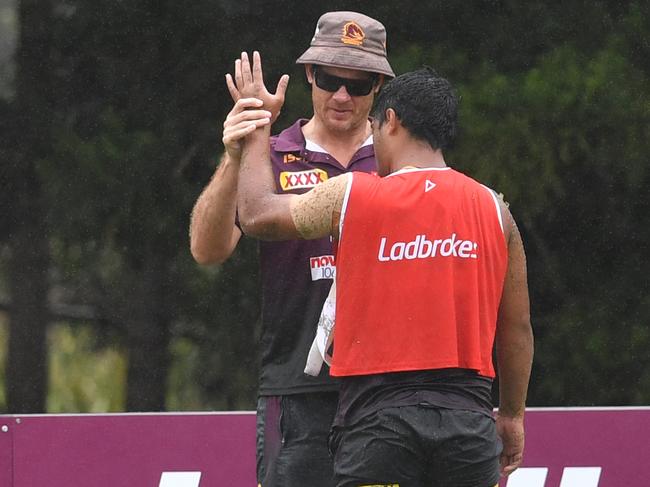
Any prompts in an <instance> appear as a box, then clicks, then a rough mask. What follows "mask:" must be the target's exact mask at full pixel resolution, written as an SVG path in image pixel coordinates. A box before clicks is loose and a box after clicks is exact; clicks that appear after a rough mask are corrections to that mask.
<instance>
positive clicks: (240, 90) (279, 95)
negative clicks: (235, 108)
mask: <svg viewBox="0 0 650 487" xmlns="http://www.w3.org/2000/svg"><path fill="white" fill-rule="evenodd" d="M288 85H289V75H286V74H284V75H282V77H280V81H278V86H277V88H276V89H275V93H269V91H268V90H267V89H266V85H265V84H264V74H263V72H262V60H261V57H260V53H259V52H257V51H254V52H253V66H252V68H251V64H250V60H249V58H248V53H246V52H242V53H241V57H240V59H237V60H236V61H235V77H234V79H233V77H232V76H231V75H230V74H227V75H226V86H227V87H228V91H229V92H230V96H231V97H232V99H233V101H234V102H235V103H237V101H238V100H240V99H242V98H257V99H259V100H262V103H263V106H262V108H264V109H265V110H268V111H269V112H271V123H273V122H275V120H276V119H277V118H278V115H279V114H280V110H281V109H282V105H284V97H285V93H286V91H287V86H288Z"/></svg>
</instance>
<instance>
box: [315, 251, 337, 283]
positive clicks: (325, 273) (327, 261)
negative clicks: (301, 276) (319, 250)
mask: <svg viewBox="0 0 650 487" xmlns="http://www.w3.org/2000/svg"><path fill="white" fill-rule="evenodd" d="M309 267H310V269H311V280H312V281H318V280H320V279H334V278H335V277H336V263H335V261H334V256H333V255H321V256H318V257H312V258H310V259H309Z"/></svg>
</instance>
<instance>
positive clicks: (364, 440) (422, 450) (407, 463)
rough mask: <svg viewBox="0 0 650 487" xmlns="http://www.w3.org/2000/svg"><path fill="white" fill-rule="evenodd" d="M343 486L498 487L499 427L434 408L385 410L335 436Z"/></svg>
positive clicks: (466, 414) (486, 420)
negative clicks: (497, 432)
mask: <svg viewBox="0 0 650 487" xmlns="http://www.w3.org/2000/svg"><path fill="white" fill-rule="evenodd" d="M330 448H331V449H332V451H333V452H334V474H335V480H336V485H337V486H338V487H353V486H354V487H359V486H365V485H372V486H395V487H396V486H399V487H493V486H495V485H496V484H497V483H498V481H499V454H500V452H501V443H500V441H499V440H498V439H497V435H496V426H495V422H494V420H493V419H492V418H491V417H488V416H487V415H485V414H482V413H478V412H472V411H463V410H454V409H443V408H436V407H432V406H402V407H391V408H385V409H381V410H380V411H378V412H376V413H374V414H372V415H370V416H368V417H366V418H364V419H362V420H361V421H359V422H358V423H356V424H354V425H352V426H349V427H337V428H335V430H334V431H333V432H332V435H331V437H330Z"/></svg>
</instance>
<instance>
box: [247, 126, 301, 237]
mask: <svg viewBox="0 0 650 487" xmlns="http://www.w3.org/2000/svg"><path fill="white" fill-rule="evenodd" d="M269 136H270V127H269V126H265V127H262V128H258V129H256V130H255V131H254V132H252V133H251V134H250V135H248V136H247V137H246V142H245V144H244V148H243V150H242V162H241V168H240V172H239V196H238V208H239V221H240V224H241V226H242V229H243V231H244V233H246V234H247V235H252V236H254V237H258V238H261V239H265V240H281V239H291V238H297V237H298V233H297V231H296V228H295V225H294V224H293V220H292V219H291V213H290V209H289V201H290V200H291V198H292V197H294V195H278V194H276V190H275V181H274V176H273V169H272V166H271V156H270V148H269Z"/></svg>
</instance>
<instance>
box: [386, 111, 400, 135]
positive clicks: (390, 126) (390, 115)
mask: <svg viewBox="0 0 650 487" xmlns="http://www.w3.org/2000/svg"><path fill="white" fill-rule="evenodd" d="M384 124H386V129H387V130H388V133H389V134H394V133H395V132H396V131H397V129H398V127H399V126H401V123H400V121H399V118H398V117H397V113H395V110H393V109H392V108H388V109H386V113H385V116H384Z"/></svg>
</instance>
